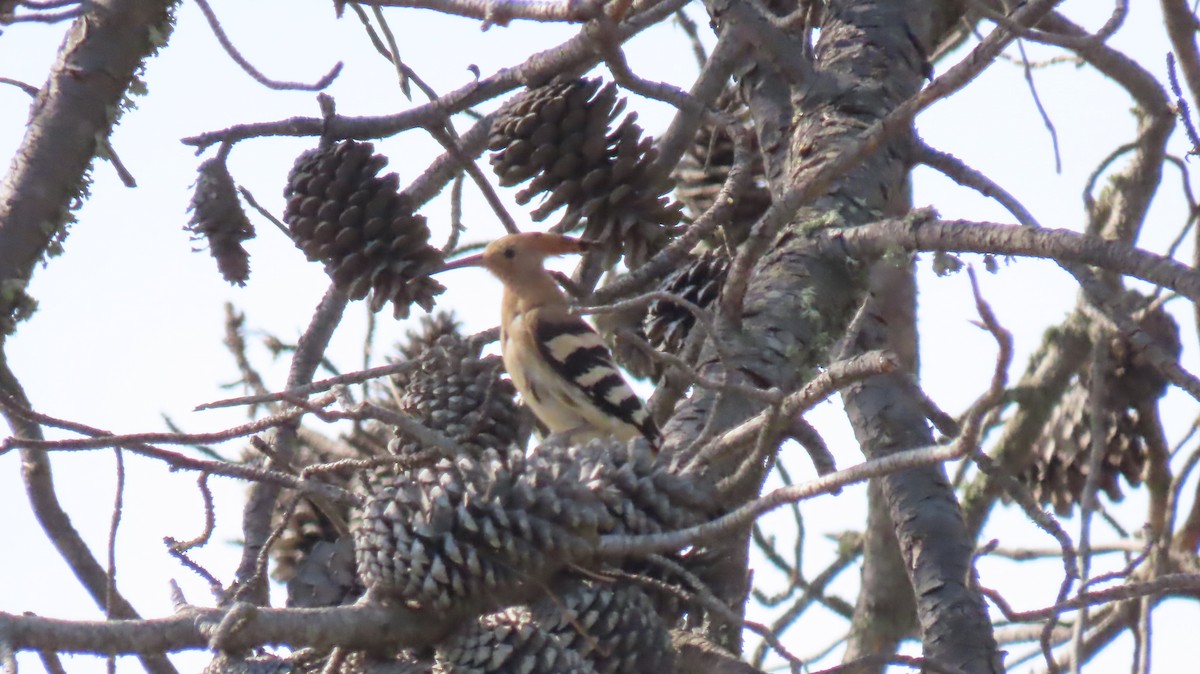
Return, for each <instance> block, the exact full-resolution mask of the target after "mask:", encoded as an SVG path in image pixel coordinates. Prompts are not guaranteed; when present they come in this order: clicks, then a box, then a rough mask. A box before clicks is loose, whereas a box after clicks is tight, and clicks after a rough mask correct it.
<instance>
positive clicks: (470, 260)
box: [431, 253, 483, 274]
mask: <svg viewBox="0 0 1200 674" xmlns="http://www.w3.org/2000/svg"><path fill="white" fill-rule="evenodd" d="M482 266H483V253H479V254H478V255H468V256H467V257H460V258H458V259H457V260H451V261H449V262H447V263H446V264H444V265H442V266H441V267H439V268H438V269H436V270H434V271H433V272H431V273H432V274H440V273H442V272H444V271H450V270H451V269H463V268H464V267H482Z"/></svg>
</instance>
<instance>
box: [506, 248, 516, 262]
mask: <svg viewBox="0 0 1200 674" xmlns="http://www.w3.org/2000/svg"><path fill="white" fill-rule="evenodd" d="M516 256H517V251H515V250H513V249H512V248H505V249H504V257H506V258H508V259H510V260H511V259H513V258H514V257H516Z"/></svg>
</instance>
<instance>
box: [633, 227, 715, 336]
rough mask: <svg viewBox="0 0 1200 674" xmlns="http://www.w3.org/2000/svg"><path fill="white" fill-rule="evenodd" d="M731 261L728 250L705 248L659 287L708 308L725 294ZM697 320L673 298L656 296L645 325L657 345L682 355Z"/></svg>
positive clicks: (647, 332) (649, 308) (648, 309)
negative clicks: (666, 300)
mask: <svg viewBox="0 0 1200 674" xmlns="http://www.w3.org/2000/svg"><path fill="white" fill-rule="evenodd" d="M729 265H730V260H729V255H728V254H727V253H726V252H725V251H724V250H706V251H703V252H701V253H699V254H697V255H693V256H692V258H691V261H690V262H688V263H687V265H686V266H684V267H682V268H680V269H677V270H676V271H674V272H672V273H671V274H670V275H668V276H667V277H666V278H665V279H663V281H662V283H661V284H659V287H658V289H659V290H661V291H663V292H668V293H671V294H672V295H675V296H677V297H680V298H682V299H685V300H687V301H689V302H691V303H692V304H695V305H696V306H698V307H700V308H701V309H707V308H708V307H710V306H712V305H714V304H715V303H716V301H717V298H718V297H719V296H720V295H721V288H722V287H723V286H724V285H725V278H726V277H727V276H728V275H729ZM695 324H696V316H695V315H694V314H693V313H692V312H691V311H688V310H687V309H686V308H684V307H682V306H680V305H678V304H676V303H673V302H665V301H662V300H654V301H653V302H651V303H650V306H649V307H647V309H646V318H645V321H644V322H643V324H642V327H643V329H644V330H645V331H646V337H647V340H648V341H649V342H650V344H652V345H653V346H654V348H656V349H659V350H662V351H666V352H667V353H672V354H675V355H677V356H678V355H682V353H683V350H684V347H685V346H686V345H687V337H688V334H690V333H691V331H692V327H693V326H694V325H695Z"/></svg>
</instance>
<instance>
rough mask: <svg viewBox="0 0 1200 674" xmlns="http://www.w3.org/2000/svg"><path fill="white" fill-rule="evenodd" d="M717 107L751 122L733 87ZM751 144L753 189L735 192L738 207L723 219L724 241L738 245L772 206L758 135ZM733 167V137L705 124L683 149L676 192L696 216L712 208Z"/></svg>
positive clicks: (677, 168) (677, 171) (738, 118)
mask: <svg viewBox="0 0 1200 674" xmlns="http://www.w3.org/2000/svg"><path fill="white" fill-rule="evenodd" d="M717 107H718V108H720V109H722V110H724V111H725V112H728V113H730V114H732V115H733V116H734V117H735V118H736V119H737V120H738V121H740V122H742V123H743V124H749V123H750V122H751V119H750V113H749V111H748V110H747V109H746V106H745V105H744V104H742V102H741V100H740V99H739V98H738V95H737V92H736V91H735V90H733V89H726V90H725V91H724V92H722V93H721V95H720V96H719V97H718V98H717ZM753 137H754V139H755V142H754V143H753V146H752V147H750V148H748V149H749V152H750V157H751V159H750V167H749V170H750V171H751V173H752V175H753V178H752V183H751V187H750V189H748V190H747V191H746V192H744V193H742V194H738V195H734V199H735V200H736V202H735V208H734V211H733V215H732V217H730V218H729V220H728V222H725V223H722V231H723V234H724V243H725V244H726V245H728V246H730V247H736V246H738V245H740V244H741V242H742V241H744V240H745V239H746V236H747V235H748V234H749V233H750V228H751V227H753V226H754V223H755V222H756V221H757V220H758V219H759V218H760V217H762V214H763V213H765V212H766V210H767V208H769V207H770V206H771V192H770V190H769V189H768V188H767V179H766V172H765V170H764V168H763V160H762V152H761V151H760V150H759V148H758V144H757V136H753ZM731 168H733V139H732V138H731V137H730V136H729V133H728V132H726V131H725V130H724V129H722V128H719V127H716V126H714V125H712V124H704V125H702V126H701V127H700V128H699V129H698V130H697V131H696V137H695V139H694V140H693V141H692V145H691V146H690V147H689V148H688V150H687V151H686V152H685V153H684V155H683V157H682V158H681V159H680V161H679V165H678V166H677V167H676V168H675V173H674V176H675V180H676V183H677V184H676V187H675V196H677V197H678V198H679V200H680V201H681V202H683V204H684V205H685V206H686V207H687V209H688V211H690V212H691V214H692V216H693V217H699V216H700V215H701V214H702V213H704V212H705V211H707V210H708V209H710V208H712V205H713V201H714V200H715V199H716V197H717V194H718V193H719V192H720V191H721V188H722V187H723V186H724V185H725V181H726V180H728V178H729V171H730V169H731Z"/></svg>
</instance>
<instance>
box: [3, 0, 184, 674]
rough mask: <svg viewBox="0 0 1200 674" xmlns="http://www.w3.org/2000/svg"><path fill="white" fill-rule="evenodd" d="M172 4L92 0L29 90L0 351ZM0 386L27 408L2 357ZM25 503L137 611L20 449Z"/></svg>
mask: <svg viewBox="0 0 1200 674" xmlns="http://www.w3.org/2000/svg"><path fill="white" fill-rule="evenodd" d="M173 6H174V3H172V2H146V1H145V0H98V1H97V2H92V3H88V4H87V5H86V6H85V11H84V13H83V14H82V15H81V16H80V17H79V18H78V19H76V21H75V22H74V23H73V25H72V26H71V29H70V30H69V31H68V33H67V36H66V38H65V39H64V40H63V44H62V46H61V47H60V48H59V52H58V58H57V60H56V62H55V64H54V66H53V68H52V70H51V73H50V77H49V79H48V80H47V81H46V84H45V85H44V86H43V87H42V89H41V91H40V92H39V93H38V95H37V99H36V100H35V102H34V104H33V106H32V109H31V114H30V121H29V124H28V125H27V127H26V132H25V137H24V139H23V140H22V142H21V145H20V146H19V147H18V149H17V153H16V155H15V157H14V158H13V161H12V164H11V166H10V167H9V171H8V173H7V174H6V175H5V178H4V182H3V183H2V184H0V348H2V346H3V339H4V336H5V335H7V334H8V333H9V332H11V330H12V329H13V327H14V326H15V323H16V322H17V320H18V317H19V316H20V314H21V313H22V312H24V311H26V310H27V307H28V306H29V304H28V298H27V297H26V295H25V288H26V286H27V285H28V283H29V278H30V276H31V274H32V273H33V269H34V266H35V265H36V264H37V262H38V261H39V260H43V259H45V258H46V257H47V256H48V255H49V254H50V253H52V252H53V250H54V248H55V247H56V246H58V245H61V242H62V239H63V237H64V236H65V229H64V228H65V227H66V222H67V221H68V219H69V217H70V210H71V209H72V208H74V207H75V206H76V205H77V204H78V201H79V200H80V199H81V198H82V197H83V196H84V194H85V190H86V187H85V186H86V183H87V177H86V174H87V170H88V167H89V166H90V165H91V162H92V160H93V158H94V157H95V156H96V154H97V151H98V149H99V148H100V143H101V142H102V141H103V140H104V139H107V138H108V136H109V134H110V132H111V131H112V127H113V125H114V123H115V122H116V119H117V117H118V115H119V114H120V111H121V110H122V109H123V99H124V98H125V97H126V96H128V95H129V92H130V89H131V87H132V86H133V85H134V84H135V82H136V81H137V75H138V72H139V70H140V68H141V67H142V64H143V62H144V61H145V60H146V59H147V58H148V57H150V56H151V55H152V54H153V53H154V52H155V51H156V50H157V49H158V48H159V47H161V46H162V44H163V43H164V41H165V39H166V36H167V35H168V34H169V32H170V25H171V9H172V7H173ZM0 388H2V390H3V392H4V394H6V395H7V396H10V398H11V399H12V400H14V401H17V402H18V404H21V405H24V406H28V405H29V402H28V401H27V400H26V399H25V395H24V392H23V391H22V389H21V386H20V383H19V381H18V380H17V378H16V376H15V374H14V373H12V372H10V371H9V370H8V367H7V365H6V364H5V366H4V370H3V375H2V376H0ZM9 424H10V425H11V426H12V428H13V431H14V433H16V434H17V435H18V436H21V437H39V436H40V435H41V429H40V428H39V427H38V426H37V425H36V424H31V423H28V422H25V421H24V420H22V419H16V418H10V419H9ZM21 457H22V463H21V467H22V473H23V475H24V478H25V485H26V490H27V492H28V495H29V500H30V504H31V506H32V508H33V511H34V515H35V516H36V517H37V519H38V522H39V523H40V524H41V525H42V528H43V529H45V531H46V534H47V536H48V537H49V539H50V540H51V541H53V542H54V545H55V547H56V548H57V549H58V550H59V553H60V554H62V556H63V558H64V559H65V560H66V561H67V563H68V564H69V565H70V567H71V570H72V571H73V572H74V573H75V575H76V577H77V578H78V579H79V581H80V583H81V584H82V585H83V586H84V588H86V589H87V591H88V593H90V594H91V595H92V598H93V599H94V600H95V601H96V603H97V605H99V606H101V607H103V608H106V609H107V612H108V613H109V615H110V616H112V617H114V618H137V617H138V614H137V612H136V611H135V610H134V609H133V607H132V606H130V605H129V604H128V603H127V602H126V601H125V600H124V599H123V598H122V597H121V596H120V595H119V594H116V593H115V592H114V593H112V596H111V602H110V598H109V594H110V593H109V583H108V578H107V573H106V572H105V570H104V567H102V566H101V565H100V563H99V562H98V561H97V560H96V558H95V557H94V556H93V555H92V554H91V552H90V550H89V549H88V547H87V544H86V543H84V541H83V539H82V537H80V535H79V532H78V531H76V529H75V528H74V526H73V525H72V523H71V520H70V518H69V517H68V515H67V513H66V512H65V511H64V510H63V509H62V506H61V505H60V504H59V501H58V498H57V496H56V495H55V492H54V486H53V476H52V473H51V470H50V462H49V460H48V459H47V457H46V455H45V454H44V453H42V452H38V451H32V450H22V452H21ZM142 663H143V665H144V666H145V667H146V669H147V671H150V672H174V671H175V669H174V667H173V666H172V665H171V663H170V661H169V660H167V658H166V657H165V656H161V655H157V656H145V657H143V658H142Z"/></svg>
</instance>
